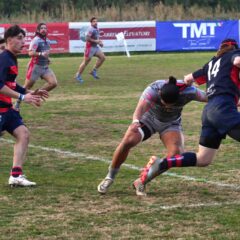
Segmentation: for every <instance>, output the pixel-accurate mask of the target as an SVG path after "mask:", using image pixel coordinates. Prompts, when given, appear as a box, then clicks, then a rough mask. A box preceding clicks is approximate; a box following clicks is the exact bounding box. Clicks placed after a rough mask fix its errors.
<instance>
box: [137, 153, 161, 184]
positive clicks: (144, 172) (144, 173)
mask: <svg viewBox="0 0 240 240" xmlns="http://www.w3.org/2000/svg"><path fill="white" fill-rule="evenodd" d="M157 159H158V158H157V157H156V156H152V157H151V158H150V160H149V162H148V163H147V165H146V167H144V168H143V170H142V171H141V174H140V179H141V182H142V183H143V184H144V183H145V184H146V180H147V175H148V172H149V169H150V168H151V166H152V165H153V164H154V163H155V161H156V160H157Z"/></svg>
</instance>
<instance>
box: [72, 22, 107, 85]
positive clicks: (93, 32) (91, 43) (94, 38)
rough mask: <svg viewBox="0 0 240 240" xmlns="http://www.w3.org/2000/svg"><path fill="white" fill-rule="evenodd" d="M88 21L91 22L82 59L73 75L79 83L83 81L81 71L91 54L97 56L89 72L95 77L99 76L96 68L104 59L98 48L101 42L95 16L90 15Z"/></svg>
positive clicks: (101, 44)
mask: <svg viewBox="0 0 240 240" xmlns="http://www.w3.org/2000/svg"><path fill="white" fill-rule="evenodd" d="M90 23H91V26H90V27H89V28H88V31H87V34H86V46H85V50H84V59H83V61H82V63H81V64H80V66H79V69H78V72H77V73H76V77H75V78H76V80H77V81H79V82H80V83H83V79H82V73H83V71H84V69H85V67H86V66H87V65H88V64H89V62H90V61H91V59H92V57H93V56H96V57H97V58H98V59H97V62H96V64H95V66H94V67H93V69H92V71H91V72H90V74H91V75H92V76H93V77H94V78H95V79H99V76H98V75H97V70H98V69H99V68H100V66H101V65H102V64H103V62H104V61H105V59H106V57H105V55H104V53H103V52H102V50H101V48H100V47H103V42H102V41H101V40H100V39H99V29H98V27H97V18H96V17H92V18H91V19H90ZM99 46H100V47H99Z"/></svg>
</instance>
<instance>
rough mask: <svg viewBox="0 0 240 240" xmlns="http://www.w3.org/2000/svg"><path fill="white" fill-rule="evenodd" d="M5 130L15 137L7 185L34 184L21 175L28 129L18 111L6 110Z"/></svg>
mask: <svg viewBox="0 0 240 240" xmlns="http://www.w3.org/2000/svg"><path fill="white" fill-rule="evenodd" d="M6 130H7V131H8V132H9V133H10V134H12V135H13V137H14V138H15V139H16V142H15V144H14V151H13V166H12V170H11V175H10V177H9V181H8V182H9V185H11V186H14V185H16V186H23V187H26V186H35V185H36V183H35V182H30V181H29V180H27V179H26V177H25V176H24V175H23V171H22V169H23V164H24V160H25V157H26V153H27V148H28V144H29V135H30V134H29V131H28V129H27V128H26V126H25V125H23V122H22V118H21V116H20V115H19V112H17V111H14V110H10V111H9V112H8V122H7V126H6Z"/></svg>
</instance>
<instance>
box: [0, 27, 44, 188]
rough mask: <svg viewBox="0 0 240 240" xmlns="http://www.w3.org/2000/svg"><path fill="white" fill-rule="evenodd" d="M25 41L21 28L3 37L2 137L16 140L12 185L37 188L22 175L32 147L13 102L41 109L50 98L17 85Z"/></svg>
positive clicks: (0, 69) (0, 57)
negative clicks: (8, 135)
mask: <svg viewBox="0 0 240 240" xmlns="http://www.w3.org/2000/svg"><path fill="white" fill-rule="evenodd" d="M24 38H25V32H24V30H23V29H21V28H20V27H19V26H18V25H14V26H11V27H10V28H8V29H7V30H6V32H5V33H4V39H5V43H6V50H4V51H3V52H2V53H1V54H0V133H1V132H2V131H7V132H9V133H10V134H11V135H12V136H13V137H14V138H15V139H16V143H15V145H14V154H13V167H12V170H11V175H10V178H9V185H18V186H34V185H36V183H35V182H31V181H29V180H28V179H27V178H26V177H25V176H24V175H23V171H22V167H23V163H24V159H25V156H26V152H27V148H28V143H29V131H28V129H27V128H26V126H25V125H24V123H23V120H22V117H21V116H20V114H19V112H18V111H16V110H14V109H13V106H12V98H14V99H20V100H21V101H23V102H25V103H29V104H32V105H34V106H40V105H41V99H44V98H47V97H48V93H47V91H45V90H38V91H30V90H27V89H25V88H23V87H22V86H20V85H18V84H17V83H16V77H17V75H18V63H17V58H16V56H17V55H18V54H19V53H21V51H22V48H23V47H24Z"/></svg>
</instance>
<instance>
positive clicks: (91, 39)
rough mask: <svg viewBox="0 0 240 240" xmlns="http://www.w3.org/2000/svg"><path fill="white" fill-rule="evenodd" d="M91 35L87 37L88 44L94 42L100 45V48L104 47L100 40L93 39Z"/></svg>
mask: <svg viewBox="0 0 240 240" xmlns="http://www.w3.org/2000/svg"><path fill="white" fill-rule="evenodd" d="M91 35H92V34H91V33H89V34H88V35H87V36H86V40H87V41H88V42H92V43H97V44H99V45H100V47H103V42H102V41H101V40H100V39H94V38H92V37H91Z"/></svg>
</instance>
